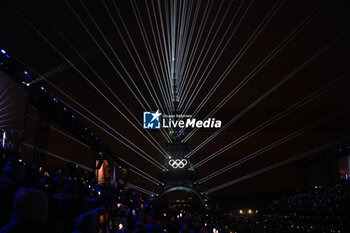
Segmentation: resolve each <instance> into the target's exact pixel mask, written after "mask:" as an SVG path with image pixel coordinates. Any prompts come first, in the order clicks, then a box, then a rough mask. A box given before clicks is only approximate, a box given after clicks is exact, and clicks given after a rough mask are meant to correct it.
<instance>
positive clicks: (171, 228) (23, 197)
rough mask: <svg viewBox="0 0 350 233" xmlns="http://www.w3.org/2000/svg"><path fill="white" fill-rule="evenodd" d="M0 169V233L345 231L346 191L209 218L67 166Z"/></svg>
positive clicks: (334, 189)
mask: <svg viewBox="0 0 350 233" xmlns="http://www.w3.org/2000/svg"><path fill="white" fill-rule="evenodd" d="M0 168H1V169H0V174H1V177H0V210H1V211H0V233H3V232H6V233H16V232H36V233H41V232H45V233H46V232H48V233H56V232H57V233H65V232H69V233H71V232H74V233H85V232H87V233H97V232H122V233H127V232H135V233H136V232H147V233H148V232H152V233H153V232H154V233H161V232H171V233H172V232H174V233H175V232H181V233H187V232H189V233H197V232H200V233H206V232H210V233H211V232H213V233H218V232H239V233H241V232H243V233H245V232H247V233H248V232H347V230H349V229H350V228H348V227H349V224H348V222H350V221H348V220H349V209H350V208H349V207H350V202H349V197H350V189H349V185H347V184H343V185H336V186H331V187H315V188H314V189H312V190H309V191H298V192H295V193H292V194H290V195H284V196H281V197H279V198H276V199H274V200H272V201H269V202H265V203H263V204H262V205H261V206H259V211H257V212H255V211H254V213H253V214H240V213H239V212H237V211H236V210H234V211H231V212H222V213H220V210H215V211H216V213H215V214H212V212H211V211H210V208H208V209H205V208H203V209H201V210H194V209H183V208H180V207H179V206H177V205H166V204H162V205H161V204H159V203H155V202H154V201H152V200H151V199H149V198H148V197H147V196H144V195H142V194H141V193H139V192H136V191H133V190H131V189H128V188H125V187H124V186H123V185H98V184H97V183H96V182H95V180H94V178H93V174H90V173H88V172H86V171H83V170H79V169H78V168H77V167H76V166H75V165H74V164H71V163H68V164H67V165H66V167H65V168H57V169H55V170H47V169H45V168H42V167H37V166H33V165H25V164H24V163H23V162H22V161H21V160H20V159H18V158H16V157H6V158H5V157H2V158H1V162H0ZM91 176H92V177H91ZM214 206H215V205H214ZM211 209H212V210H213V207H212V208H211ZM214 209H215V207H214ZM218 211H219V214H217V213H218Z"/></svg>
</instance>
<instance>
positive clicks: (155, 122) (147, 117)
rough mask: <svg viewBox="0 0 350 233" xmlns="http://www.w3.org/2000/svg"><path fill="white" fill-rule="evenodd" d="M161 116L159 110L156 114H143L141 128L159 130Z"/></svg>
mask: <svg viewBox="0 0 350 233" xmlns="http://www.w3.org/2000/svg"><path fill="white" fill-rule="evenodd" d="M161 115H162V114H161V113H160V112H159V110H157V111H156V112H143V128H144V129H160V120H161Z"/></svg>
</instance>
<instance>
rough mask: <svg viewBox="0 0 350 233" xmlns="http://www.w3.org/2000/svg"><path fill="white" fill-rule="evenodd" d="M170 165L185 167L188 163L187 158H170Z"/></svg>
mask: <svg viewBox="0 0 350 233" xmlns="http://www.w3.org/2000/svg"><path fill="white" fill-rule="evenodd" d="M169 165H170V166H172V167H173V168H174V169H176V168H184V167H185V166H186V165H187V160H186V159H170V160H169Z"/></svg>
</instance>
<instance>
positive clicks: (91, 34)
mask: <svg viewBox="0 0 350 233" xmlns="http://www.w3.org/2000/svg"><path fill="white" fill-rule="evenodd" d="M184 3H185V5H184V7H183V12H184V13H183V14H180V15H181V16H182V17H183V26H184V27H183V30H182V37H180V39H181V41H180V42H181V45H182V47H180V48H182V50H180V51H181V52H182V54H183V56H180V57H181V59H180V58H179V60H178V62H179V64H182V69H183V71H184V72H183V73H181V74H182V75H180V76H181V77H180V80H181V78H182V79H183V82H184V85H183V86H184V87H188V88H189V89H188V90H189V91H188V95H187V96H186V95H184V96H181V97H186V98H180V103H183V106H187V105H188V104H190V105H188V109H187V111H186V112H185V113H186V114H193V112H195V111H196V110H197V107H198V106H201V104H202V103H203V102H202V101H203V100H205V99H206V98H208V101H207V102H206V103H205V104H204V105H203V107H202V108H201V109H200V111H199V113H198V115H197V116H196V117H197V118H198V119H206V117H207V116H208V114H209V113H210V112H212V111H213V110H214V109H215V108H217V107H218V106H221V103H222V101H224V100H226V99H225V98H226V97H227V96H231V97H230V98H228V101H225V104H223V106H222V107H220V108H219V109H217V110H218V111H217V112H216V113H215V114H214V115H213V117H215V118H216V119H220V120H222V122H223V126H225V125H226V124H227V123H228V122H230V121H231V120H232V119H234V118H235V120H234V122H233V123H232V124H230V125H229V126H228V127H227V128H226V129H225V130H224V131H223V132H221V133H220V134H218V135H217V136H216V137H214V138H213V139H212V140H210V141H209V142H208V143H207V144H206V145H205V146H203V147H202V148H201V149H200V150H198V152H196V153H194V154H193V156H192V157H191V161H192V163H193V164H196V163H198V162H200V161H201V160H202V159H205V158H207V157H209V156H211V155H212V154H214V153H215V152H217V151H219V150H220V149H221V148H223V147H225V146H226V145H228V144H230V143H234V146H232V147H231V148H229V149H228V150H226V151H224V152H223V153H220V154H218V155H217V156H216V157H215V158H213V159H212V160H210V161H208V162H207V163H205V164H203V165H202V166H200V167H198V171H199V172H200V174H201V177H202V178H203V177H206V176H207V175H210V174H211V173H212V172H215V171H217V170H218V169H220V168H223V167H224V166H227V165H229V164H231V163H234V162H236V161H238V160H239V159H242V158H244V157H245V156H248V155H250V154H253V153H254V152H256V151H258V150H260V149H262V148H264V147H266V146H269V145H270V144H272V143H275V142H276V141H278V140H280V139H282V138H284V137H287V136H289V135H291V134H292V133H294V132H297V131H298V130H301V129H303V128H304V127H307V126H309V125H311V124H312V123H315V122H317V121H319V120H321V119H327V120H325V121H324V122H322V123H320V124H319V125H316V126H315V127H312V128H310V129H309V130H307V131H305V132H304V131H303V132H301V133H300V134H298V135H297V136H295V137H293V138H291V139H290V140H286V141H285V142H283V143H281V144H280V145H278V146H276V147H274V148H271V149H269V150H266V151H264V152H263V153H261V154H259V155H258V156H257V157H255V158H253V159H251V160H248V161H246V162H244V163H242V164H240V165H239V166H236V167H235V168H232V169H230V170H228V171H227V172H225V173H223V174H220V175H218V176H216V177H215V178H213V179H211V180H209V181H207V182H205V183H204V185H206V187H208V188H213V187H215V186H218V185H220V184H224V183H226V182H229V181H231V180H234V179H237V178H239V177H242V176H244V175H247V174H250V173H252V172H254V171H257V170H259V169H262V168H264V167H267V166H270V165H272V164H275V163H278V162H280V161H282V160H285V159H288V158H291V157H293V156H295V155H298V154H300V153H303V152H306V151H309V150H312V149H314V148H317V147H320V146H323V145H325V144H327V143H331V142H333V141H336V140H338V139H340V138H343V137H344V136H347V135H348V134H349V113H347V112H345V113H344V111H343V112H341V111H342V109H343V108H346V107H348V106H349V99H350V91H349V87H350V80H349V75H350V65H349V61H350V55H349V54H350V47H349V41H350V14H349V10H350V5H349V3H348V2H347V1H345V0H342V1H292V0H287V1H272V0H264V1H252V0H237V1H184ZM167 8H170V2H165V1H134V0H132V1H111V0H104V1H74V2H73V1H70V2H69V4H68V3H67V2H65V1H59V2H52V1H1V2H0V9H1V14H0V47H1V48H4V49H6V51H8V52H9V53H11V54H12V55H13V56H15V57H16V58H17V59H19V60H20V61H21V62H23V63H24V64H25V65H27V66H28V67H30V69H31V70H32V71H33V72H36V73H37V74H39V75H41V76H42V78H41V79H40V80H37V82H41V83H42V84H43V85H45V86H46V87H47V88H48V90H49V91H51V92H52V93H53V94H54V95H56V96H57V97H58V98H59V99H60V100H61V101H64V102H66V103H67V104H69V105H71V106H72V108H74V109H77V110H78V111H80V112H81V113H82V114H83V115H84V116H86V117H88V118H91V119H92V120H93V121H95V122H96V123H97V124H99V125H101V126H102V127H104V128H105V129H106V130H107V131H108V132H110V133H111V134H113V135H116V133H115V132H113V130H112V129H114V130H115V131H117V132H119V133H120V134H121V135H123V136H124V137H126V138H127V139H129V140H130V141H131V142H133V143H134V144H136V145H137V146H138V147H139V148H141V149H142V150H143V151H144V152H146V153H147V154H149V155H150V156H152V157H153V158H155V159H156V160H157V161H159V162H160V163H163V156H162V155H161V154H160V152H159V151H158V150H156V149H155V148H154V146H152V145H151V144H150V143H149V142H148V140H146V139H145V138H144V137H143V135H142V134H140V133H139V131H138V130H136V129H135V128H134V127H133V126H132V125H131V124H130V122H129V121H128V120H126V119H125V118H124V117H123V116H122V114H121V113H120V112H118V110H117V109H119V110H120V111H121V112H122V113H123V114H125V116H126V117H127V118H129V119H130V121H131V122H133V124H134V125H135V126H137V127H138V129H139V130H140V131H141V132H143V133H144V134H146V132H145V130H144V129H143V128H142V126H141V123H142V113H143V111H156V110H157V106H158V105H156V104H155V102H154V101H153V98H155V97H156V96H157V97H158V98H159V101H160V103H161V105H162V106H163V107H165V106H166V103H167V101H166V98H164V96H163V95H162V90H161V88H160V85H159V82H161V83H162V82H165V81H166V82H169V77H168V76H167V64H169V62H168V61H169V59H167V54H168V53H166V51H169V50H171V48H170V43H168V42H169V40H168V39H169V37H168V36H169V35H170V24H171V23H170V21H169V20H170V10H169V9H168V11H167V10H166V9H167ZM135 12H136V14H135ZM167 22H168V23H167ZM96 26H98V28H97V27H96ZM139 26H140V27H139ZM140 29H142V32H143V33H141V30H140ZM101 33H102V34H101ZM168 33H169V34H168ZM44 38H45V39H44ZM130 39H131V40H130ZM107 42H108V43H107ZM112 49H113V50H112ZM78 53H79V54H78ZM168 57H169V56H168ZM167 62H168V63H167ZM72 65H73V66H74V67H75V68H73V66H72ZM83 76H84V77H83ZM123 80H124V81H123ZM145 83H146V84H147V85H145ZM92 84H93V86H92ZM191 84H193V85H191ZM4 85H5V84H4ZM4 85H3V83H2V84H1V88H2V89H1V90H2V92H3V91H4V90H6V88H5V87H6V86H7V85H10V84H6V85H5V86H4ZM167 85H169V84H168V83H167ZM129 87H130V88H129ZM151 87H153V88H151ZM215 87H217V88H216V89H215V91H214V92H213V93H212V95H210V96H209V94H210V93H211V91H212V90H213V89H214V88H215ZM9 88H10V87H9ZM96 89H98V90H100V92H101V93H102V94H103V95H104V96H102V95H101V93H99V92H98V91H96ZM130 89H131V90H132V91H131V90H130ZM19 90H20V89H18V92H17V91H16V93H19V94H20V95H23V93H20V91H19ZM133 93H134V94H133ZM150 93H151V94H150ZM185 93H186V92H185ZM232 93H233V94H232ZM231 94H232V95H231ZM135 96H136V97H137V98H138V99H139V100H140V102H141V103H142V104H140V102H139V101H138V100H137V98H136V97H135ZM313 96H315V97H313ZM152 97H153V98H152ZM72 99H73V100H75V101H76V102H74V101H72ZM106 99H108V100H109V101H107V100H106ZM303 101H306V103H305V104H303V103H304V102H303ZM10 102H11V101H10ZM77 103H78V104H77ZM112 104H113V105H114V106H113V105H112ZM142 105H143V106H144V108H143V106H142ZM291 106H296V107H295V110H294V111H291V112H289V113H288V114H286V115H285V116H283V117H281V118H280V119H278V120H276V121H275V122H273V123H271V124H270V125H268V126H266V127H264V128H263V129H261V130H259V128H258V127H259V126H261V125H263V124H264V123H265V122H268V121H269V120H270V119H273V117H275V116H277V115H278V114H280V113H281V112H283V111H287V110H288V109H289V108H290V107H291ZM82 107H84V108H86V109H88V110H89V111H90V112H91V113H93V114H94V115H95V116H97V117H98V118H100V119H101V120H102V121H103V122H105V123H106V124H107V125H108V126H110V128H108V127H107V126H106V125H104V124H103V123H102V122H101V121H98V120H97V119H96V118H94V117H93V116H92V115H91V114H90V113H88V112H86V111H85V110H84V109H83V108H82ZM18 108H24V106H23V102H22V104H21V106H18ZM1 114H3V113H1ZM30 114H31V115H32V116H34V118H35V116H36V114H37V113H36V111H35V110H31V112H30ZM330 114H335V115H332V117H331V118H329V119H328V118H327V117H328V116H330ZM78 116H79V114H78ZM79 117H80V119H81V120H82V121H83V123H84V124H86V125H87V126H88V127H90V128H91V129H92V130H93V131H94V132H95V133H96V135H98V136H99V137H100V138H101V139H102V140H103V141H104V142H105V143H106V144H107V145H108V147H110V148H111V149H112V150H113V151H114V152H115V153H116V154H117V155H118V156H120V157H121V158H123V159H125V160H127V161H128V162H130V163H132V164H133V165H135V166H137V167H138V168H140V169H141V170H143V171H145V172H147V173H148V174H150V175H152V176H154V177H156V175H157V173H158V172H159V169H158V168H156V167H155V166H153V165H152V164H151V163H149V162H147V161H146V160H144V159H143V158H141V157H140V156H138V155H137V154H136V153H135V152H133V151H132V150H130V149H128V148H127V147H126V146H124V145H123V144H121V143H120V142H118V141H117V140H116V139H115V138H113V137H112V136H111V135H109V134H108V133H106V132H105V131H103V130H101V129H100V128H98V127H96V125H94V124H93V123H91V122H90V121H88V120H87V119H85V118H84V117H83V116H79ZM19 122H20V121H19ZM28 122H29V123H28V125H27V128H26V129H28V130H27V132H28V133H27V132H26V133H25V134H26V136H25V141H26V142H27V143H29V144H33V138H34V136H33V135H34V131H35V120H34V119H33V118H30V119H28ZM14 125H16V124H14ZM52 126H54V127H55V128H57V129H59V130H62V131H64V130H63V129H62V128H60V126H59V125H56V124H55V123H52ZM13 127H15V126H13ZM18 127H23V123H22V121H21V122H20V123H18ZM148 132H149V133H151V134H152V136H153V137H154V138H155V139H156V141H157V142H158V143H159V144H160V145H162V146H164V145H165V140H164V137H163V135H162V134H161V133H160V132H159V131H158V130H151V131H148ZM190 132H191V131H190V130H186V134H188V133H190ZM215 132H216V130H215V129H200V130H198V132H196V133H195V134H194V135H193V136H192V137H191V138H190V139H189V141H188V145H189V149H190V151H191V150H193V149H195V148H196V147H197V146H198V145H200V144H201V143H202V142H203V141H204V140H206V139H208V137H210V136H211V135H213V134H214V133H215ZM298 132H299V131H298ZM248 134H249V135H248ZM245 135H248V136H247V137H245ZM49 139H50V140H49V146H48V151H49V152H51V153H55V154H58V155H62V156H63V155H65V156H67V157H68V158H69V159H70V160H73V161H76V162H78V163H81V164H84V165H87V166H88V164H86V163H85V162H84V161H85V160H84V156H87V157H90V156H92V151H91V150H90V149H89V148H87V147H86V146H85V145H82V144H80V143H78V142H76V141H73V140H71V139H70V138H68V137H66V136H64V135H62V134H61V133H59V132H57V131H55V130H51V131H50V137H49ZM24 152H26V153H31V151H30V149H28V148H27V149H24ZM51 160H52V161H51V162H52V163H55V162H57V163H59V161H56V160H55V159H54V158H51ZM129 179H130V182H132V183H133V184H136V185H139V186H141V187H144V188H146V189H148V190H151V189H152V187H153V184H152V183H150V182H148V181H147V180H145V179H143V178H141V177H139V176H138V175H136V174H133V173H130V177H129ZM301 186H302V180H301V178H300V169H299V168H298V166H297V163H296V162H293V163H290V164H288V165H285V166H282V167H279V168H276V169H273V170H271V171H268V172H266V173H263V174H260V175H258V176H254V177H252V178H250V179H247V180H244V181H241V182H238V183H236V184H234V185H231V186H229V187H226V188H224V189H221V190H219V191H217V192H214V193H213V194H214V195H220V194H225V195H227V194H231V193H234V192H247V191H252V190H253V191H273V190H277V189H280V188H292V189H295V188H300V187H301Z"/></svg>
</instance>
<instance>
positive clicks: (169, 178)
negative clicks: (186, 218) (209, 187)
mask: <svg viewBox="0 0 350 233" xmlns="http://www.w3.org/2000/svg"><path fill="white" fill-rule="evenodd" d="M177 105H178V102H177V101H174V106H175V109H176V107H177ZM177 114H179V113H178V112H177V111H176V110H175V111H174V112H173V115H175V116H176V115H177ZM174 120H177V119H176V118H175V119H174ZM168 133H169V136H170V138H171V139H172V142H170V143H166V146H165V151H166V152H167V154H168V158H166V159H165V160H164V166H165V167H166V168H167V170H163V171H161V172H160V173H159V174H158V179H159V180H160V181H162V182H163V183H164V185H162V186H157V187H156V188H155V189H154V191H155V193H157V194H158V199H162V198H163V197H164V196H165V195H166V194H168V193H170V192H173V191H184V192H187V193H188V194H189V195H191V196H194V197H196V198H197V199H198V200H199V201H200V202H201V203H202V204H205V202H206V201H207V200H208V196H207V195H206V193H205V191H206V189H205V187H204V186H203V185H200V184H195V181H197V180H199V173H198V172H197V171H195V170H194V169H193V165H192V163H191V160H190V158H186V155H187V154H188V152H189V151H188V145H187V142H183V141H182V140H183V139H184V129H182V128H175V129H169V131H168Z"/></svg>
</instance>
